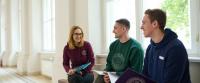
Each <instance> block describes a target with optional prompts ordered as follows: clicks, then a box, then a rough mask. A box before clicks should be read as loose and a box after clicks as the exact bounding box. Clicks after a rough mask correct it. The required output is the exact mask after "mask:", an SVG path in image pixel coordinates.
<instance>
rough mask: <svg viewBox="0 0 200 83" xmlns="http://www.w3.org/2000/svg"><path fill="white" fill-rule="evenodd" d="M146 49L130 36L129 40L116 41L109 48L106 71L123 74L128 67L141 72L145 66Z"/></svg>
mask: <svg viewBox="0 0 200 83" xmlns="http://www.w3.org/2000/svg"><path fill="white" fill-rule="evenodd" d="M143 57H144V51H143V49H142V47H141V45H140V44H139V43H138V42H137V41H136V40H134V39H132V38H130V39H129V40H128V41H127V42H125V43H121V42H120V41H119V40H116V41H114V42H113V43H112V44H111V45H110V48H109V54H108V57H107V64H106V69H105V71H113V72H116V73H117V75H122V74H123V72H124V71H125V70H126V69H127V68H131V69H133V70H134V71H136V72H139V73H140V72H141V71H142V67H143V59H144V58H143Z"/></svg>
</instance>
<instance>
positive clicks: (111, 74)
mask: <svg viewBox="0 0 200 83" xmlns="http://www.w3.org/2000/svg"><path fill="white" fill-rule="evenodd" d="M107 73H108V76H109V78H110V82H111V83H115V82H116V81H117V79H118V78H119V76H118V75H117V74H116V72H107Z"/></svg>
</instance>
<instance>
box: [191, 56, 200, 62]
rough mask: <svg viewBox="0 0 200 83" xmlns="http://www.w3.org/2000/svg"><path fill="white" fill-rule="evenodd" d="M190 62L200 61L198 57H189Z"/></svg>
mask: <svg viewBox="0 0 200 83" xmlns="http://www.w3.org/2000/svg"><path fill="white" fill-rule="evenodd" d="M189 61H190V62H200V57H189Z"/></svg>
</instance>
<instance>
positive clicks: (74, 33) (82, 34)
mask: <svg viewBox="0 0 200 83" xmlns="http://www.w3.org/2000/svg"><path fill="white" fill-rule="evenodd" d="M73 35H83V33H74V34H73Z"/></svg>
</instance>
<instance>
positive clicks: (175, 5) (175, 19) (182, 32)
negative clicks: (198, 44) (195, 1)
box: [143, 0, 191, 49]
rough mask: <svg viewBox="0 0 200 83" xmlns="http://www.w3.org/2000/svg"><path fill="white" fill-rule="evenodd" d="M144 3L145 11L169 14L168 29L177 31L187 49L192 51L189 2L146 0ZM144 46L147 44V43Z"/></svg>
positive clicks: (182, 0)
mask: <svg viewBox="0 0 200 83" xmlns="http://www.w3.org/2000/svg"><path fill="white" fill-rule="evenodd" d="M152 1H153V2H152ZM144 2H145V3H143V4H144V6H143V8H144V11H145V10H146V9H149V8H161V9H163V10H165V11H166V12H167V24H166V27H167V28H170V29H172V30H173V31H175V32H176V33H177V35H178V38H179V39H180V40H181V41H182V42H183V44H184V45H185V46H186V48H187V49H191V33H190V32H191V30H190V29H191V28H190V26H189V11H188V0H144ZM148 3H151V4H148ZM148 41H149V40H148ZM144 44H147V42H145V43H144ZM145 46H147V45H145Z"/></svg>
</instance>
